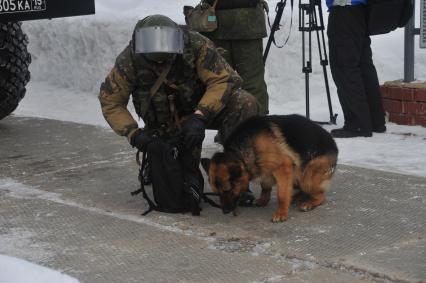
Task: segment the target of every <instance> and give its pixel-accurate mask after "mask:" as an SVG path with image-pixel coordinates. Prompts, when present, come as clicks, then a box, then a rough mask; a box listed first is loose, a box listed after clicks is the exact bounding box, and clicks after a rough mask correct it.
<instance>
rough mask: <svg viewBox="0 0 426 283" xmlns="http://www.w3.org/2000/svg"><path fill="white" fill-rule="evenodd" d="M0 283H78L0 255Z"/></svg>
mask: <svg viewBox="0 0 426 283" xmlns="http://www.w3.org/2000/svg"><path fill="white" fill-rule="evenodd" d="M0 282H3V283H24V282H26V283H78V282H79V281H78V280H77V279H74V278H72V277H70V276H68V275H65V274H62V273H59V272H58V271H54V270H51V269H48V268H46V267H42V266H39V265H36V264H33V263H30V262H28V261H25V260H21V259H17V258H14V257H9V256H4V255H0Z"/></svg>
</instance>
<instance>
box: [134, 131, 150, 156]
mask: <svg viewBox="0 0 426 283" xmlns="http://www.w3.org/2000/svg"><path fill="white" fill-rule="evenodd" d="M151 141H152V138H151V137H150V136H149V135H148V134H147V133H146V132H145V131H144V130H142V129H139V130H137V131H136V132H135V133H134V134H133V136H132V138H131V140H130V144H131V145H132V146H133V147H136V148H137V149H139V150H140V151H146V148H147V146H148V144H149V143H150V142H151Z"/></svg>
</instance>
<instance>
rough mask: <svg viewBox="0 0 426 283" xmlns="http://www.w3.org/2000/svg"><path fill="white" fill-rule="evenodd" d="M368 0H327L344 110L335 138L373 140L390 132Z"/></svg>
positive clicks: (331, 47)
mask: <svg viewBox="0 0 426 283" xmlns="http://www.w3.org/2000/svg"><path fill="white" fill-rule="evenodd" d="M367 1H368V0H349V1H348V0H327V6H328V8H329V9H330V14H329V17H328V28H327V35H328V42H329V51H330V68H331V74H332V76H333V79H334V82H335V84H336V87H337V94H338V97H339V101H340V104H341V107H342V110H343V115H344V120H345V121H344V126H343V128H339V129H334V130H332V131H331V135H332V136H333V137H335V138H351V137H371V136H372V132H376V133H383V132H385V131H386V126H385V112H384V110H383V104H382V100H381V96H380V87H379V80H378V77H377V72H376V68H375V66H374V64H373V59H372V52H371V46H370V45H371V40H370V36H369V34H368V28H367V7H366V4H367Z"/></svg>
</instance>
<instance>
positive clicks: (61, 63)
mask: <svg viewBox="0 0 426 283" xmlns="http://www.w3.org/2000/svg"><path fill="white" fill-rule="evenodd" d="M197 2H198V1H197V0H185V1H175V0H163V1H154V0H121V1H114V0H97V1H96V6H97V7H96V8H97V15H95V16H89V17H78V18H71V19H56V20H51V21H47V20H42V21H32V22H27V23H25V24H24V29H25V31H26V32H27V33H28V36H29V38H30V47H29V48H30V51H31V53H32V56H33V63H32V64H31V75H32V81H31V83H30V84H29V85H28V90H27V96H26V97H25V99H24V100H23V101H22V102H21V104H20V106H19V108H18V110H17V111H16V112H15V115H19V116H34V117H44V118H51V119H58V120H65V121H74V122H78V123H85V124H93V125H99V126H101V127H108V125H107V124H106V122H105V121H104V119H103V117H102V115H101V112H100V106H99V103H98V101H97V92H98V90H99V86H100V83H101V82H102V81H103V80H104V78H105V76H106V75H107V73H108V71H109V70H110V68H111V67H112V66H113V63H114V59H115V57H116V56H117V55H118V53H119V52H120V51H121V50H122V49H123V48H124V47H125V45H126V44H127V43H128V41H129V39H130V34H131V32H132V29H133V26H134V24H135V22H136V20H137V19H139V18H143V17H144V16H146V15H149V14H155V13H162V14H165V15H167V16H170V17H171V18H173V19H174V20H176V21H177V22H179V23H183V22H184V20H183V15H182V7H183V5H194V4H196V3H197ZM324 2H325V1H324ZM269 3H270V6H271V11H273V8H274V6H275V3H276V1H269ZM416 3H417V6H418V3H419V0H416ZM324 10H325V8H324ZM324 13H325V14H326V12H324ZM297 14H298V13H297V11H295V12H294V20H293V28H292V33H291V38H290V41H289V44H288V45H287V46H286V47H285V48H283V49H277V48H274V47H272V50H271V52H270V55H269V56H270V57H269V60H268V62H267V70H266V80H267V84H268V88H269V94H270V100H271V107H270V109H271V113H272V114H289V113H300V114H304V112H305V100H304V97H305V96H304V76H303V74H302V72H301V68H302V59H301V37H300V33H299V32H298V29H297ZM417 15H418V13H417ZM271 17H273V14H271ZM289 18H290V14H289V9H287V10H286V12H285V15H284V19H283V22H282V23H283V24H285V26H284V28H283V29H282V31H280V32H279V33H278V34H277V37H278V39H279V40H280V39H283V38H285V37H286V35H287V33H288V26H289V22H290V21H289ZM326 19H327V15H325V20H326ZM417 26H418V21H417ZM372 40H373V54H374V60H375V64H376V67H377V70H378V73H379V79H380V81H381V82H382V83H383V82H384V81H388V80H396V79H401V78H402V77H403V30H402V29H400V30H398V31H395V32H393V33H391V34H388V35H382V36H376V37H374V38H372ZM417 46H418V41H417V40H416V47H417ZM390 47H392V48H390ZM314 48H316V46H315V45H314ZM315 52H316V49H315V50H314V55H315V54H316V53H315ZM425 55H426V51H425V50H420V49H418V48H416V66H415V73H416V75H417V76H418V77H419V79H421V78H423V80H424V79H425V74H426V56H425ZM313 69H314V73H313V74H312V76H311V91H312V92H311V117H312V118H313V119H314V120H321V121H326V120H328V108H327V103H326V96H325V91H324V87H323V85H324V81H323V75H322V70H321V68H320V65H319V63H318V58H316V57H314V61H313ZM329 77H330V73H329ZM329 80H330V84H331V91H332V104H333V108H334V110H335V112H336V113H338V114H339V116H338V120H337V122H338V125H337V126H342V123H343V118H342V117H343V115H342V113H341V109H340V105H339V102H338V100H337V96H336V91H335V86H334V84H333V81H332V80H331V78H330V79H329ZM387 127H388V131H387V133H385V134H374V136H373V137H372V138H354V139H338V140H337V143H338V146H339V150H340V155H339V162H340V163H343V164H348V165H354V166H361V167H366V168H372V169H378V170H386V171H393V172H399V173H404V174H409V175H417V176H426V158H424V153H425V152H426V128H422V127H409V126H398V125H395V124H392V123H388V124H387ZM326 128H327V129H331V128H332V127H331V126H327V127H326ZM213 135H214V133H212V132H210V133H209V134H208V137H207V140H206V142H205V143H206V144H207V145H208V144H212V143H213V141H212V136H213ZM6 264H8V265H9V266H11V269H10V270H12V272H13V271H14V272H15V274H17V275H18V274H20V273H21V269H18V267H19V268H21V267H23V266H24V265H23V263H21V262H18V260H16V259H11V258H5V257H0V267H3V266H5V265H6ZM27 270H31V271H35V273H39V274H40V273H43V272H45V271H44V270H43V271H42V270H41V269H37V268H36V267H29V268H28V269H27ZM37 270H38V272H37ZM8 274H9V273H5V270H4V269H2V268H0V282H14V281H10V280H4V279H5V278H9V277H5V276H8ZM55 276H56V275H55ZM19 282H39V281H26V280H22V281H19ZM43 282H75V281H73V279H70V278H64V277H63V278H62V279H53V280H50V281H49V280H44V281H43Z"/></svg>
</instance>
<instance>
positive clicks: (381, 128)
mask: <svg viewBox="0 0 426 283" xmlns="http://www.w3.org/2000/svg"><path fill="white" fill-rule="evenodd" d="M373 132H375V133H384V132H386V126H385V125H383V126H379V127H373Z"/></svg>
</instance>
